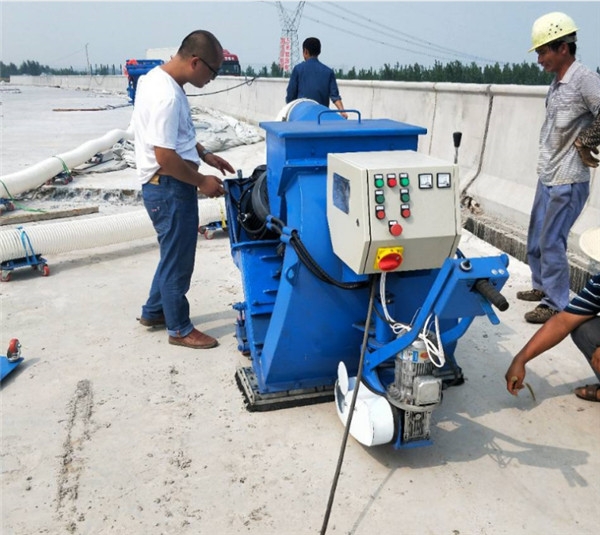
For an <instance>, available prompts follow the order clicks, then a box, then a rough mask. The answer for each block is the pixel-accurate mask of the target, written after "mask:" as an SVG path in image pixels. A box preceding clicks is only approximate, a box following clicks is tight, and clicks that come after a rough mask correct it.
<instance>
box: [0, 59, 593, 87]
mask: <svg viewBox="0 0 600 535" xmlns="http://www.w3.org/2000/svg"><path fill="white" fill-rule="evenodd" d="M121 72H123V70H122V66H121V65H119V67H118V69H117V68H116V67H115V65H114V64H113V65H112V66H109V65H93V66H92V65H90V66H89V68H88V69H86V70H81V69H80V70H77V69H74V68H73V67H68V68H62V69H56V68H52V67H49V66H48V65H41V64H40V63H38V62H37V61H31V60H27V61H24V62H23V63H21V65H20V66H18V67H17V66H16V65H15V64H14V63H9V64H5V63H3V62H2V61H0V78H9V77H10V76H11V75H17V74H29V75H32V76H39V75H41V74H57V75H75V74H79V75H81V74H92V75H115V74H120V73H121ZM334 72H335V75H336V78H337V79H338V80H385V81H401V82H449V83H465V84H515V85H548V84H549V83H550V82H551V81H552V78H553V76H554V75H553V74H551V73H547V72H544V71H543V70H542V69H541V68H540V67H539V66H538V65H537V64H536V63H525V62H523V63H518V64H517V63H513V64H508V63H506V64H503V65H500V64H499V63H496V64H494V65H485V66H484V67H481V66H479V65H477V64H476V63H474V62H473V63H471V64H463V63H461V62H460V61H452V62H449V63H442V62H440V61H436V62H435V63H434V64H433V66H431V67H425V66H423V65H419V64H417V63H415V64H413V65H400V64H399V63H396V64H395V65H393V66H392V65H390V64H387V63H386V64H384V65H383V67H380V68H373V67H370V68H368V69H356V68H354V67H352V68H351V69H349V70H348V71H347V72H345V71H344V69H334ZM596 72H597V73H598V74H600V68H598V67H596ZM242 75H244V76H246V77H248V78H255V77H261V78H285V77H288V76H289V73H286V72H284V71H283V69H282V68H281V67H280V66H279V65H278V64H277V63H276V62H273V63H272V64H271V67H270V68H268V67H267V66H263V67H262V68H261V69H259V70H255V69H254V68H253V67H247V68H246V69H245V70H242Z"/></svg>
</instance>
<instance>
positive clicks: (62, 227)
mask: <svg viewBox="0 0 600 535" xmlns="http://www.w3.org/2000/svg"><path fill="white" fill-rule="evenodd" d="M198 210H199V213H200V225H207V224H209V223H222V222H223V221H224V220H225V215H224V214H225V200H224V199H223V198H222V197H221V198H219V199H201V200H199V201H198ZM23 230H24V231H25V236H24V235H23V232H22V231H23ZM155 235H156V232H155V231H154V227H153V226H152V222H151V221H150V218H149V217H148V214H147V212H146V210H145V209H142V210H136V211H133V212H127V213H125V214H118V215H110V216H101V217H90V218H87V219H77V220H72V221H63V222H60V223H48V224H44V225H34V226H30V227H27V228H25V227H23V229H22V230H21V229H19V228H15V229H10V230H5V231H2V232H0V262H5V261H6V260H16V259H19V258H23V257H25V256H28V255H31V254H32V251H31V249H33V253H35V254H43V255H48V254H59V253H66V252H69V251H75V250H79V249H89V248H92V247H102V246H104V245H112V244H116V243H124V242H128V241H133V240H141V239H144V238H149V237H152V236H155Z"/></svg>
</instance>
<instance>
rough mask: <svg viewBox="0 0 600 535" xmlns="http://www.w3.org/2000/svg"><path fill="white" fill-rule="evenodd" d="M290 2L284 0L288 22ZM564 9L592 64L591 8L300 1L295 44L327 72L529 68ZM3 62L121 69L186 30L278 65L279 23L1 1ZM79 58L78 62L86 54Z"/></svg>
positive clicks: (597, 59) (206, 5)
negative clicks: (315, 43)
mask: <svg viewBox="0 0 600 535" xmlns="http://www.w3.org/2000/svg"><path fill="white" fill-rule="evenodd" d="M298 4H299V2H289V1H288V2H284V3H283V6H284V8H285V10H286V13H287V16H288V18H291V17H292V15H293V13H294V11H295V9H296V8H297V6H298ZM550 11H563V12H565V13H567V14H569V15H570V16H571V17H572V18H573V19H574V20H575V23H576V24H577V26H578V28H579V31H578V36H579V42H578V50H577V52H578V54H577V55H578V58H579V59H580V60H581V61H583V62H584V63H585V64H586V65H588V66H589V67H591V68H594V69H595V68H596V67H598V66H600V2H598V1H588V2H541V1H539V2H538V1H535V2H517V1H504V2H488V1H483V2H481V1H480V2H475V1H469V2H434V1H423V0H421V1H418V2H417V1H412V2H411V1H395V2H392V1H387V2H360V1H356V2H354V1H350V2H348V1H345V2H324V1H316V0H312V1H308V2H306V3H305V5H304V9H303V11H302V17H301V19H300V23H299V26H298V39H299V42H300V43H302V41H303V39H304V38H306V37H310V36H316V37H319V38H320V39H321V42H322V46H323V51H322V53H321V57H320V59H321V61H323V62H324V63H326V64H328V65H329V66H331V67H335V68H343V69H344V70H346V71H347V70H348V69H350V68H351V67H356V68H365V67H375V68H379V67H381V66H383V65H384V64H385V63H388V64H391V65H395V64H396V63H399V64H400V65H411V64H414V63H419V64H421V65H432V64H433V62H434V61H436V60H438V61H441V62H442V63H446V62H448V61H455V60H458V61H461V62H463V63H471V61H475V62H477V63H478V64H480V65H485V64H486V63H493V62H496V61H497V62H499V63H521V62H523V61H525V62H535V61H536V56H535V54H534V53H528V52H527V51H528V49H529V48H530V42H531V25H532V23H533V21H534V20H535V19H536V18H537V17H539V16H540V15H543V14H545V13H548V12H550ZM0 18H1V28H2V48H1V51H0V59H1V60H2V61H3V62H4V63H7V64H8V63H15V64H16V65H20V64H21V62H23V61H24V60H33V61H38V62H39V63H41V64H43V65H49V66H50V67H57V68H60V67H69V66H72V67H74V68H77V69H79V68H85V67H86V65H87V61H88V59H89V62H90V63H91V64H92V65H94V64H96V65H97V64H103V65H109V66H110V65H113V64H114V65H116V66H117V67H118V66H119V65H122V64H124V63H125V61H126V60H127V59H129V58H145V57H146V50H147V49H149V48H161V47H175V48H176V47H178V46H179V44H180V43H181V40H182V38H183V37H184V36H185V35H187V34H188V33H189V32H190V31H192V30H196V29H206V30H210V31H212V32H213V33H214V34H215V35H217V37H218V38H219V40H220V41H221V43H222V44H223V46H224V47H225V48H227V49H229V50H230V51H232V52H235V53H237V54H238V55H239V57H240V63H241V64H242V68H245V67H247V66H248V65H251V66H253V67H254V68H260V67H261V66H263V65H267V66H269V67H270V65H271V63H273V62H274V61H275V62H276V61H277V60H278V54H279V38H280V36H281V24H280V16H279V11H278V9H277V5H276V2H273V1H270V0H269V1H255V0H246V1H238V2H227V1H220V2H214V1H213V2H207V1H199V0H195V1H185V2H166V1H144V2H136V1H122V2H110V1H102V2H93V1H87V0H78V1H76V2H66V1H65V2H50V1H27V0H0ZM86 52H87V57H86Z"/></svg>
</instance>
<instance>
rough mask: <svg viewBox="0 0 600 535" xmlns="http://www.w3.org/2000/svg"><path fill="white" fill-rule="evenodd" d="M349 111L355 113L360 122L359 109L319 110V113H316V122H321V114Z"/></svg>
mask: <svg viewBox="0 0 600 535" xmlns="http://www.w3.org/2000/svg"><path fill="white" fill-rule="evenodd" d="M342 111H343V112H346V113H348V112H350V113H356V114H357V115H358V122H359V123H360V122H361V115H360V111H359V110H338V109H335V110H323V111H321V112H319V115H317V124H321V115H323V114H326V113H340V112H342Z"/></svg>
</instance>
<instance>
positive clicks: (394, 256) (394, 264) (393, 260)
mask: <svg viewBox="0 0 600 535" xmlns="http://www.w3.org/2000/svg"><path fill="white" fill-rule="evenodd" d="M400 264H402V255H401V254H399V253H389V254H386V255H385V256H384V257H383V258H382V259H381V260H380V261H379V269H380V270H381V271H393V270H394V269H396V268H398V267H399V266H400Z"/></svg>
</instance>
